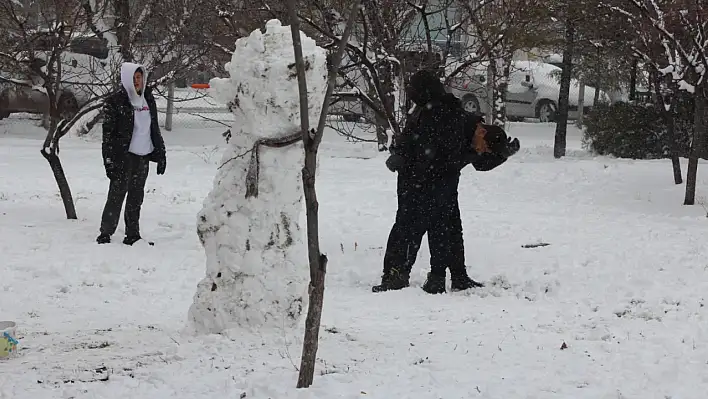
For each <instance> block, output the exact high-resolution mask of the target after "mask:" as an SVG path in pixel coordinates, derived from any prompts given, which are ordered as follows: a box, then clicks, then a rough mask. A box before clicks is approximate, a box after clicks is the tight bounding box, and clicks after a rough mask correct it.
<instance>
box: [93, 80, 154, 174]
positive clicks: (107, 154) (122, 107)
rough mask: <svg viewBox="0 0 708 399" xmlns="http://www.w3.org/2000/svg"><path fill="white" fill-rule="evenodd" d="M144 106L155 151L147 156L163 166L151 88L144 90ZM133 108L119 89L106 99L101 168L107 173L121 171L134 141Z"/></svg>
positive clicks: (122, 90)
mask: <svg viewBox="0 0 708 399" xmlns="http://www.w3.org/2000/svg"><path fill="white" fill-rule="evenodd" d="M145 102H146V103H147V105H148V107H149V108H150V119H151V120H152V122H151V123H150V136H151V138H152V145H153V147H154V148H155V149H154V150H153V152H152V153H151V154H150V155H149V157H150V161H152V162H157V163H160V162H165V160H166V150H165V141H164V140H163V138H162V134H161V133H160V125H159V124H158V120H157V104H156V103H155V97H154V96H153V94H152V89H151V88H150V87H146V88H145ZM134 118H135V114H134V110H133V105H132V104H131V103H130V99H129V98H128V93H127V92H126V91H125V89H123V88H121V89H120V90H119V91H118V92H117V93H115V94H113V95H112V96H110V97H108V98H107V99H106V102H105V103H104V105H103V145H102V150H103V151H102V152H103V165H104V166H105V168H106V172H109V171H110V170H116V169H122V168H123V167H124V166H125V160H126V158H127V155H128V148H129V147H130V140H131V139H132V138H133V123H134Z"/></svg>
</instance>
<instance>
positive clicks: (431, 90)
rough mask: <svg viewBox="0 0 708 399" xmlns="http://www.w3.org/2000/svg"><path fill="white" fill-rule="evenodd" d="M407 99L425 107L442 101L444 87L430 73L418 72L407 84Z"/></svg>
mask: <svg viewBox="0 0 708 399" xmlns="http://www.w3.org/2000/svg"><path fill="white" fill-rule="evenodd" d="M407 94H408V98H409V99H410V100H411V101H413V102H414V103H415V104H416V105H418V106H421V107H422V106H425V105H426V104H428V103H429V102H431V101H433V100H442V99H443V97H444V96H445V94H447V93H446V92H445V85H443V84H442V82H441V81H440V79H438V78H437V77H436V76H435V75H434V74H433V73H432V72H430V71H418V72H416V73H415V74H414V75H413V76H411V80H410V82H409V83H408V88H407Z"/></svg>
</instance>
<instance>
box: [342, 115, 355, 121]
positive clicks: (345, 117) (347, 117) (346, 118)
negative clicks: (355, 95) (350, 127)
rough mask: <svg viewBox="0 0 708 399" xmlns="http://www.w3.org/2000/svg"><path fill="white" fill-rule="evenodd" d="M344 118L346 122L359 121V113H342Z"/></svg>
mask: <svg viewBox="0 0 708 399" xmlns="http://www.w3.org/2000/svg"><path fill="white" fill-rule="evenodd" d="M342 119H344V121H345V122H359V115H357V114H344V115H342Z"/></svg>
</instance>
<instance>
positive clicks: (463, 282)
mask: <svg viewBox="0 0 708 399" xmlns="http://www.w3.org/2000/svg"><path fill="white" fill-rule="evenodd" d="M451 280H452V284H451V285H450V291H452V292H457V291H464V290H468V289H470V288H482V287H484V284H482V283H480V282H478V281H474V280H472V279H471V278H469V277H468V276H467V275H466V274H465V275H462V276H452V277H451Z"/></svg>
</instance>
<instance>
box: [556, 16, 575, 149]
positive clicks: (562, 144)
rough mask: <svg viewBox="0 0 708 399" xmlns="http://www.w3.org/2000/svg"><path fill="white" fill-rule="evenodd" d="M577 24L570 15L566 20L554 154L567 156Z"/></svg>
mask: <svg viewBox="0 0 708 399" xmlns="http://www.w3.org/2000/svg"><path fill="white" fill-rule="evenodd" d="M574 47H575V24H574V22H573V20H572V19H571V18H570V17H568V19H567V20H566V22H565V48H564V49H563V63H562V68H563V70H562V72H561V82H560V94H559V96H558V117H557V120H556V136H555V142H554V144H553V156H554V157H556V158H561V157H564V156H565V150H566V146H567V137H566V136H567V134H568V108H569V104H568V103H569V100H570V81H571V78H572V75H571V74H572V72H573V52H574V51H575V48H574Z"/></svg>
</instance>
